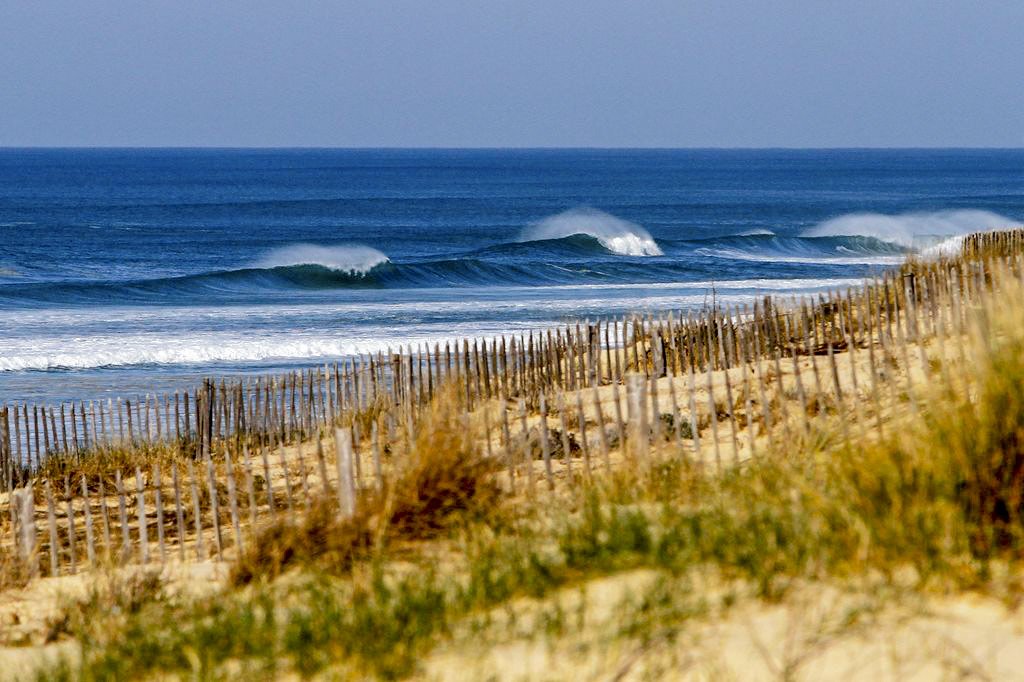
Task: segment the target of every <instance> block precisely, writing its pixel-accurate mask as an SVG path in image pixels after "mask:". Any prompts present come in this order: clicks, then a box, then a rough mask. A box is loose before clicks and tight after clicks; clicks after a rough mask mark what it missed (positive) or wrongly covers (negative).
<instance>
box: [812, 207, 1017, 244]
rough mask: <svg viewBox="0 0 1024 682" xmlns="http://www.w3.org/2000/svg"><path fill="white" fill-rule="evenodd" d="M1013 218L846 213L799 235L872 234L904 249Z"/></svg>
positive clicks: (968, 212)
mask: <svg viewBox="0 0 1024 682" xmlns="http://www.w3.org/2000/svg"><path fill="white" fill-rule="evenodd" d="M1013 223H1014V221H1013V220H1011V219H1010V218H1007V217H1005V216H1001V215H999V214H998V213H992V212H991V211H982V210H976V209H958V210H949V211H932V212H921V213H902V214H899V215H886V214H882V213H848V214H846V215H842V216H839V217H837V218H832V219H830V220H826V221H825V222H823V223H819V224H818V225H815V226H814V227H812V228H809V229H807V230H804V232H803V233H802V234H801V235H800V236H802V237H849V236H863V237H874V238H876V239H880V240H882V241H885V242H891V243H893V244H899V245H901V246H905V247H907V248H920V247H922V246H927V245H928V242H932V243H934V242H935V241H936V240H938V239H943V238H949V237H954V236H957V235H964V234H967V233H969V232H984V231H987V230H994V229H997V228H1001V227H1008V226H1010V225H1012V224H1013Z"/></svg>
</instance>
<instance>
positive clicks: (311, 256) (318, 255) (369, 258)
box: [256, 244, 388, 275]
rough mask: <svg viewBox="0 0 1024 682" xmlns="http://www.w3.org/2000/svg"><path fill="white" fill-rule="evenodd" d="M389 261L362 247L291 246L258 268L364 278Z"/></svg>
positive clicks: (275, 252) (268, 256)
mask: <svg viewBox="0 0 1024 682" xmlns="http://www.w3.org/2000/svg"><path fill="white" fill-rule="evenodd" d="M387 262H388V257H387V256H386V255H385V254H383V253H381V252H380V251H378V250H377V249H374V248H371V247H369V246H363V245H362V244H348V245H345V246H318V245H316V244H292V245H290V246H284V247H281V248H279V249H274V250H273V251H271V252H270V253H268V254H266V255H265V256H263V258H261V259H260V260H259V261H258V262H257V263H256V267H258V268H279V267H287V266H290V265H320V266H323V267H325V268H329V269H331V270H336V271H338V272H344V273H348V274H357V275H365V274H366V273H368V272H369V271H370V270H372V269H373V268H375V267H376V266H378V265H380V264H382V263H387Z"/></svg>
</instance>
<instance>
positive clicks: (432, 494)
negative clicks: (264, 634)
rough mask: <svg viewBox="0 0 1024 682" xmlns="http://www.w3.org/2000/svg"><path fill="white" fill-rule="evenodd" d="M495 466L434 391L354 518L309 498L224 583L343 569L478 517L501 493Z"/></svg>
mask: <svg viewBox="0 0 1024 682" xmlns="http://www.w3.org/2000/svg"><path fill="white" fill-rule="evenodd" d="M495 468H496V462H494V461H492V460H488V459H487V458H486V457H484V456H483V454H482V453H481V451H480V446H479V443H478V442H477V441H476V440H475V439H474V436H473V432H472V430H471V429H470V428H468V426H467V425H466V423H465V421H464V419H463V414H462V412H461V411H460V409H459V407H458V404H457V402H456V401H455V400H454V399H453V398H452V397H451V396H450V395H446V396H442V397H441V398H440V399H438V400H436V401H435V402H434V404H433V405H432V406H431V408H430V411H429V412H428V413H426V414H424V415H423V416H422V417H421V421H420V424H419V430H418V433H417V435H416V438H415V440H414V442H413V445H412V449H411V450H410V451H409V452H407V453H404V455H400V456H398V457H397V459H396V469H395V471H394V473H393V474H392V475H391V476H390V477H388V478H387V479H385V485H384V489H383V490H382V491H380V492H377V493H372V492H364V493H363V494H361V495H360V498H359V503H358V505H357V507H356V513H355V515H354V516H352V517H351V518H348V519H345V518H342V517H341V516H340V515H339V514H338V509H337V504H336V502H335V499H334V498H333V496H331V497H327V498H321V499H319V500H318V501H316V503H315V504H314V505H313V506H312V508H311V509H310V511H309V512H308V513H306V514H304V515H303V516H302V517H301V519H300V520H299V522H298V523H294V524H293V523H288V522H280V523H277V524H273V525H270V526H267V527H265V528H264V529H263V530H262V531H261V532H259V533H258V534H257V536H256V537H255V539H254V541H253V543H251V544H250V546H249V548H248V550H247V551H246V552H245V553H244V554H243V556H242V557H240V558H239V560H238V561H237V562H236V564H235V566H234V568H233V570H232V580H233V582H234V583H235V584H245V583H249V582H251V581H253V580H255V579H257V578H261V577H262V578H269V579H272V578H274V577H277V576H278V575H280V574H281V573H282V572H283V571H285V570H286V569H287V568H288V567H290V566H292V565H300V564H307V563H315V564H317V565H318V566H320V567H321V568H323V569H324V570H328V571H347V570H348V569H349V568H351V566H352V563H353V562H354V561H356V560H358V559H359V558H360V557H363V558H365V557H368V556H369V555H370V554H371V553H372V551H373V550H374V547H380V546H382V545H383V544H384V543H386V542H387V541H389V540H396V539H405V540H423V539H427V538H431V537H435V536H436V535H437V534H439V533H441V532H444V531H445V530H446V529H448V528H450V527H451V526H452V525H455V524H458V523H465V522H469V521H472V520H477V519H480V518H481V517H484V516H486V515H488V514H491V513H493V512H494V510H495V508H496V507H497V506H498V505H499V501H500V498H501V495H502V491H501V488H500V486H499V485H498V483H497V482H496V481H495V480H494V477H493V475H492V474H493V472H494V471H495Z"/></svg>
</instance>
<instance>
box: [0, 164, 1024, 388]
mask: <svg viewBox="0 0 1024 682" xmlns="http://www.w3.org/2000/svg"><path fill="white" fill-rule="evenodd" d="M1022 219H1024V150H589V149H588V150H411V149H410V150H399V149H395V150H381V149H375V150H369V149H367V150H345V149H337V150H335V149H294V150H288V149H280V150H279V149H273V150H233V149H0V404H2V403H10V402H16V401H19V402H20V401H29V402H33V403H40V402H42V403H58V402H62V401H67V400H90V399H95V398H108V397H116V396H132V395H135V394H139V393H148V392H165V391H174V390H176V389H181V388H186V387H190V386H192V385H194V384H195V383H196V382H197V381H198V380H199V379H200V378H201V377H203V376H211V375H213V376H216V375H238V374H257V373H260V374H262V373H270V372H278V371H284V370H287V369H291V368H295V367H309V366H314V365H323V364H324V363H325V362H333V361H336V360H339V359H342V358H345V357H349V356H352V355H353V354H357V353H367V352H376V351H378V350H383V349H387V348H397V347H399V346H402V347H406V346H408V345H410V344H411V345H412V346H414V347H416V346H418V345H419V344H427V343H429V344H431V345H432V344H433V343H435V342H442V343H443V342H444V341H446V340H452V339H456V338H462V337H466V336H470V337H494V336H497V335H501V334H508V333H520V332H523V331H526V330H530V329H543V328H545V327H548V326H551V325H554V324H557V323H561V322H566V321H573V320H581V319H586V318H589V319H595V318H598V317H601V318H607V317H611V316H619V315H623V314H625V313H634V312H637V313H641V312H642V313H648V312H650V313H658V312H661V311H666V310H673V311H679V310H696V309H699V308H702V307H704V306H708V305H713V304H735V303H742V302H749V301H751V300H753V299H754V298H755V297H757V296H762V295H765V294H774V295H779V296H785V297H789V296H799V295H802V294H808V293H815V292H822V291H826V290H828V289H833V288H840V287H845V286H848V285H851V284H855V283H857V282H859V281H861V280H862V278H864V277H865V276H868V275H870V274H872V273H873V272H878V271H879V270H880V269H882V268H886V267H892V266H893V265H894V264H896V263H898V262H900V260H901V259H903V258H905V257H906V255H907V254H908V253H923V254H926V255H927V254H928V253H934V252H936V251H939V250H942V249H944V248H954V247H955V244H956V235H958V234H963V233H965V232H968V231H974V230H984V229H991V228H997V227H1004V226H1007V225H1011V224H1015V223H1020V222H1021V221H1022Z"/></svg>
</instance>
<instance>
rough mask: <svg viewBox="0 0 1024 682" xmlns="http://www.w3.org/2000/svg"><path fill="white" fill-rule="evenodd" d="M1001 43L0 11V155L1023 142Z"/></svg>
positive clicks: (832, 32)
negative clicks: (24, 148) (124, 148)
mask: <svg viewBox="0 0 1024 682" xmlns="http://www.w3.org/2000/svg"><path fill="white" fill-rule="evenodd" d="M1022 28H1024V1H1022V0H1011V1H1002V0H994V1H988V0H973V1H972V2H956V1H948V0H947V1H943V0H928V1H924V0H913V1H908V0H886V1H880V0H856V1H853V2H849V1H847V2H826V1H825V0H817V1H810V0H808V1H806V2H794V1H789V2H786V1H778V2H767V1H753V0H751V1H748V2H737V1H733V0H706V1H704V2H661V1H658V2H607V1H605V0H596V1H595V0H592V1H589V2H583V1H578V2H559V1H557V0H546V1H538V2H532V1H530V2H502V1H499V0H479V1H470V0H417V1H413V2H391V1H388V0H366V1H364V2H342V1H339V2H304V1H302V0H294V1H291V2H285V1H281V2H274V3H270V2H262V1H260V0H247V1H245V2H234V1H230V0H203V1H201V2H193V1H190V0H175V1H173V2H169V1H163V0H153V1H147V0H130V1H124V2H105V1H102V0H98V1H90V0H53V1H46V0H15V1H13V2H11V1H9V0H0V145H217V146H220V145H227V146H235V145H238V146H287V145H296V146H298V145H314V146H666V147H686V146H730V147H731V146H797V147H803V146H1024V87H1022V86H1024V40H1022V39H1021V31H1022Z"/></svg>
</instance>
